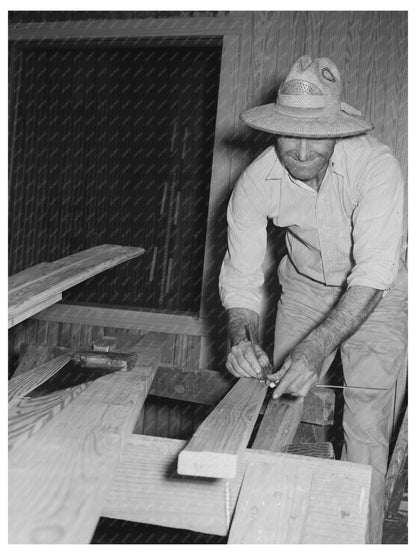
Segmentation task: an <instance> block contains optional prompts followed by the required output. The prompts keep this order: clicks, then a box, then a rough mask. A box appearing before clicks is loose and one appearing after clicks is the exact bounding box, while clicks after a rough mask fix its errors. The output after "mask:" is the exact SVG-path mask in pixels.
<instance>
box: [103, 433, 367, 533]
mask: <svg viewBox="0 0 416 555" xmlns="http://www.w3.org/2000/svg"><path fill="white" fill-rule="evenodd" d="M185 445H186V442H184V441H180V440H174V439H166V438H156V437H149V436H136V435H132V436H130V437H129V440H128V442H127V445H126V449H125V451H124V452H123V457H122V460H121V462H120V465H119V466H118V469H117V471H116V472H115V473H114V476H113V480H112V483H111V487H110V488H109V490H108V494H107V497H106V500H105V503H104V506H103V510H102V516H105V517H108V518H118V519H123V520H129V521H132V522H142V523H146V524H154V525H158V526H167V527H171V528H183V529H187V530H194V531H196V532H202V533H206V534H216V535H221V536H225V535H227V534H228V532H229V527H230V523H231V522H232V523H233V527H234V523H235V522H237V526H238V519H240V518H241V516H242V515H241V514H239V513H240V509H239V511H238V512H235V507H236V501H237V498H238V496H239V492H240V487H241V483H242V479H243V475H244V472H245V470H246V468H247V465H251V464H253V465H254V466H255V465H257V463H258V462H259V463H260V466H262V465H264V464H266V465H269V464H272V466H273V463H276V461H277V463H278V464H280V465H281V466H282V467H283V474H282V475H279V473H274V474H275V478H276V480H274V478H273V477H272V476H271V474H272V472H269V470H267V473H266V479H265V481H266V482H267V483H266V485H265V487H264V489H263V490H261V491H260V492H259V494H260V495H258V497H260V499H259V500H258V501H259V502H258V504H256V508H254V507H253V503H251V502H250V499H248V503H249V505H248V506H249V507H250V509H252V512H251V515H250V518H251V519H252V520H251V521H250V523H249V524H248V526H249V527H250V528H254V525H255V524H256V523H257V519H256V515H257V514H258V513H259V512H261V511H262V510H263V509H264V507H265V506H266V505H265V503H263V501H264V502H267V507H268V511H269V512H268V515H267V518H266V519H265V520H266V522H265V523H261V524H262V526H263V525H264V524H265V525H267V523H268V522H269V523H272V524H273V526H274V525H276V527H279V523H277V524H276V520H277V517H278V516H279V514H280V513H279V505H278V502H279V500H281V497H278V496H277V495H276V496H274V494H275V492H280V493H283V492H282V490H281V489H280V488H281V487H283V488H284V487H285V479H286V477H287V475H288V474H289V479H288V483H290V484H292V486H293V480H294V476H295V475H299V474H302V473H306V474H308V473H310V472H311V473H312V483H311V489H310V490H309V497H307V496H305V497H304V501H305V504H307V506H308V515H307V519H306V526H305V528H304V532H303V537H302V540H301V542H300V543H307V541H309V540H310V541H311V543H314V542H315V543H316V541H318V540H319V541H321V540H326V541H322V543H348V542H349V541H354V540H357V539H359V540H360V541H361V543H362V541H363V537H364V535H365V534H364V529H365V519H366V515H367V513H368V493H369V486H370V479H371V467H369V466H366V465H357V464H354V463H346V462H341V461H331V460H329V461H328V460H324V459H313V458H311V457H300V456H296V455H287V454H286V455H284V454H280V453H278V454H272V453H270V454H268V453H265V452H264V451H256V450H254V449H246V450H244V452H243V454H242V457H241V458H240V460H239V464H238V468H237V474H236V477H235V478H233V479H231V480H226V479H217V480H210V479H203V478H194V477H190V476H180V475H179V474H177V473H176V470H175V469H176V460H177V457H178V455H179V453H180V452H181V450H182V449H183V448H184V446H185ZM281 461H284V463H282V462H281ZM292 463H293V464H294V472H293V475H292V473H291V472H290V465H291V464H292ZM288 469H289V470H288ZM279 476H280V478H279ZM248 479H249V481H250V477H249V476H248ZM244 481H246V477H245V478H244ZM303 483H304V482H303ZM301 485H302V482H300V483H298V486H301ZM337 487H339V492H338V493H337V491H336V489H337ZM295 489H296V488H295ZM291 491H293V490H291ZM303 491H305V488H303ZM334 492H335V493H334ZM241 493H243V492H241ZM255 495H256V494H255ZM295 495H296V492H295ZM333 495H335V497H333ZM263 496H264V497H263ZM270 496H272V497H273V500H274V503H271V502H270V503H269V497H270ZM321 496H322V498H321ZM286 499H287V498H286ZM246 501H247V499H246ZM239 505H240V501H239ZM243 505H244V503H243ZM350 509H351V512H350V513H349V514H347V513H348V511H349V510H350ZM233 516H234V518H233ZM290 516H293V517H294V518H296V517H297V515H296V514H293V513H292V514H291V515H286V516H285V517H284V518H285V519H286V520H287V518H289V520H291V521H292V520H293V519H292V518H290ZM252 524H253V526H252ZM254 531H255V530H254ZM280 531H281V528H280V530H279V533H280ZM237 532H238V529H237V530H236V529H234V531H233V534H234V537H235V534H237ZM350 533H351V534H352V535H351V539H350V538H349V534H350ZM261 534H262V535H263V534H264V531H263V530H261ZM292 537H293V530H292ZM338 539H339V540H341V541H340V542H339V541H338ZM306 540H307V541H306Z"/></svg>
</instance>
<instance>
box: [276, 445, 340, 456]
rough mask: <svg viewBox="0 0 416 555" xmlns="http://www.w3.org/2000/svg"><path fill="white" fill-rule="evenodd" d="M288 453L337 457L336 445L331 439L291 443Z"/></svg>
mask: <svg viewBox="0 0 416 555" xmlns="http://www.w3.org/2000/svg"><path fill="white" fill-rule="evenodd" d="M286 453H292V454H293V455H303V456H304V457H318V458H321V459H335V453H334V447H333V445H332V443H330V442H329V441H320V442H316V443H291V444H290V445H289V446H288V447H287V449H286Z"/></svg>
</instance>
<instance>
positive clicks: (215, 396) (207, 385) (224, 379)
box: [150, 366, 236, 405]
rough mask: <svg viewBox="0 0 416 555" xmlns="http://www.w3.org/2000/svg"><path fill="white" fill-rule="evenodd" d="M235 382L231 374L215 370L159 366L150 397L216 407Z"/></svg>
mask: <svg viewBox="0 0 416 555" xmlns="http://www.w3.org/2000/svg"><path fill="white" fill-rule="evenodd" d="M235 381H236V379H235V378H233V376H231V375H230V374H225V373H222V372H215V371H214V370H190V369H188V368H175V367H171V366H169V367H163V366H159V368H158V371H157V374H156V376H155V379H154V380H153V383H152V387H151V388H150V395H156V396H158V397H166V398H168V399H177V400H178V401H189V402H191V403H199V404H202V405H215V404H217V403H218V402H219V401H220V400H221V399H222V398H223V397H224V395H225V394H226V393H227V392H228V391H229V390H230V389H231V387H232V386H233V385H234V384H235Z"/></svg>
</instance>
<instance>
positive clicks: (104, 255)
mask: <svg viewBox="0 0 416 555" xmlns="http://www.w3.org/2000/svg"><path fill="white" fill-rule="evenodd" d="M83 252H84V255H85V259H84V260H81V261H77V262H75V263H73V264H69V265H68V264H63V262H64V261H65V258H63V259H61V260H60V263H61V267H60V268H59V271H57V272H53V273H52V274H51V275H49V274H46V275H45V276H43V277H41V278H39V279H37V280H35V281H30V282H29V283H28V285H27V286H25V285H22V286H20V287H19V288H16V289H13V290H12V291H11V292H10V293H9V327H11V326H13V325H15V324H16V323H18V322H20V321H21V320H23V319H25V318H28V317H29V316H32V315H33V314H34V311H37V312H39V311H40V310H43V309H44V308H45V303H48V304H49V305H50V304H52V301H53V302H56V301H55V300H53V298H56V296H57V295H59V294H61V293H62V291H65V290H66V289H68V288H70V287H72V286H74V285H76V284H77V283H80V282H82V281H84V280H86V279H88V278H90V277H92V276H95V275H96V274H99V273H100V272H103V271H104V270H107V269H109V268H112V267H114V266H117V265H118V264H121V263H122V262H125V261H126V260H130V259H131V258H135V257H137V256H140V255H141V254H143V253H144V249H142V248H139V247H117V246H116V245H101V246H100V249H99V250H98V249H96V251H95V252H94V256H90V253H89V249H87V250H86V251H83Z"/></svg>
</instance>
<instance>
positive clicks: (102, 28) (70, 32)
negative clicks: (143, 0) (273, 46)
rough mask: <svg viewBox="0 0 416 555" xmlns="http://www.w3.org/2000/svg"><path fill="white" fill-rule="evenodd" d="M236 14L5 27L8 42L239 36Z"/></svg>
mask: <svg viewBox="0 0 416 555" xmlns="http://www.w3.org/2000/svg"><path fill="white" fill-rule="evenodd" d="M242 21H243V18H242V16H241V15H240V14H233V15H232V16H231V17H230V16H225V17H169V18H156V19H155V18H146V19H137V18H136V19H119V20H118V19H111V20H105V19H100V20H99V22H96V23H95V24H94V25H91V22H90V21H64V22H59V21H53V22H46V21H44V22H40V23H35V22H32V23H18V24H13V25H10V26H9V40H42V39H55V40H62V39H82V38H84V39H92V38H102V39H105V38H129V37H131V38H134V39H136V38H137V37H177V36H179V37H182V36H195V35H196V36H210V37H213V36H222V35H224V34H229V33H237V34H238V33H239V31H240V30H241V26H242Z"/></svg>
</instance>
